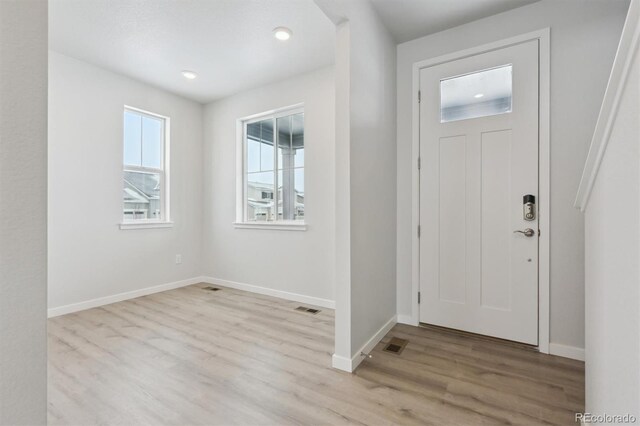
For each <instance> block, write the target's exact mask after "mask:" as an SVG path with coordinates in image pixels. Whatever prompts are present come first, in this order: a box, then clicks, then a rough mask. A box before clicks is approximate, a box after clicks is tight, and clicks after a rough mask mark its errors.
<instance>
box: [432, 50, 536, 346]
mask: <svg viewBox="0 0 640 426" xmlns="http://www.w3.org/2000/svg"><path fill="white" fill-rule="evenodd" d="M538 57H539V40H537V39H535V40H530V41H526V42H523V43H519V44H515V45H512V46H509V47H505V48H502V49H497V50H492V51H489V52H485V53H482V54H477V55H474V56H469V57H465V58H462V59H457V60H452V61H449V62H446V63H441V64H438V65H434V66H430V67H426V68H422V69H421V70H420V74H419V84H420V92H421V94H422V96H421V98H422V101H421V103H420V108H419V119H420V124H419V125H420V138H419V139H420V158H421V163H422V167H421V171H420V174H419V179H420V214H419V221H420V227H421V238H420V241H419V245H420V246H419V248H420V250H419V253H420V256H419V262H420V283H419V285H420V292H421V296H422V297H421V299H422V300H421V304H420V307H419V313H420V322H424V323H429V324H435V325H440V326H444V327H450V328H455V329H460V330H465V331H469V332H473V333H479V334H484V335H489V336H494V337H499V338H503V339H508V340H514V341H518V342H523V343H527V344H531V345H537V344H538V218H537V217H536V220H534V221H525V220H524V218H523V196H524V195H526V194H532V195H534V196H536V201H538V200H539V194H538V156H539V153H538V146H539V145H538V141H539V135H538V128H539V123H538V105H539V95H538V94H539V90H538V81H539V75H538V74H539V64H538ZM507 65H510V66H511V67H512V72H513V79H512V87H513V96H512V108H511V112H509V113H503V114H498V115H492V116H486V117H481V118H472V119H464V120H458V121H450V122H445V123H441V120H440V119H441V114H440V83H441V81H442V80H446V79H449V78H452V77H456V76H463V75H467V74H471V73H476V72H479V71H483V70H489V69H494V68H497V67H503V66H507ZM470 95H473V93H472V94H470ZM536 210H537V209H536ZM525 228H532V229H533V230H534V231H535V235H534V236H532V237H526V236H524V235H522V234H519V233H514V231H516V230H524V229H525Z"/></svg>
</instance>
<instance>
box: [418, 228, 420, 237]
mask: <svg viewBox="0 0 640 426" xmlns="http://www.w3.org/2000/svg"><path fill="white" fill-rule="evenodd" d="M418 238H420V225H418Z"/></svg>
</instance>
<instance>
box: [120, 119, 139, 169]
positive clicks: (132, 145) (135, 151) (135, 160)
mask: <svg viewBox="0 0 640 426" xmlns="http://www.w3.org/2000/svg"><path fill="white" fill-rule="evenodd" d="M141 141H142V117H141V116H140V115H138V114H134V113H132V112H130V111H125V112H124V164H129V165H132V166H139V165H141V164H142V147H141Z"/></svg>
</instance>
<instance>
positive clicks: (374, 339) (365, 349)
mask: <svg viewBox="0 0 640 426" xmlns="http://www.w3.org/2000/svg"><path fill="white" fill-rule="evenodd" d="M397 322H398V321H397V317H396V315H394V316H393V317H391V319H389V321H387V322H386V323H385V324H384V325H383V326H382V327H381V328H380V330H378V331H377V332H376V333H375V334H374V335H373V336H371V338H370V339H369V340H368V341H367V343H365V344H364V345H363V346H362V347H361V348H360V349H359V350H358V351H356V353H355V355H353V356H352V357H351V359H349V358H346V357H342V356H339V355H336V354H333V356H332V357H331V365H332V366H333V368H337V369H338V370H343V371H346V372H348V373H352V372H354V371H355V369H356V368H358V366H359V365H360V363H361V362H362V361H364V359H365V357H364V356H363V355H361V354H363V353H365V354H368V353H369V352H371V351H372V350H373V348H374V347H375V346H376V345H377V344H378V343H379V342H380V340H382V338H383V337H384V336H385V335H386V334H387V333H388V332H389V330H391V329H392V328H393V326H394V325H396V323H397Z"/></svg>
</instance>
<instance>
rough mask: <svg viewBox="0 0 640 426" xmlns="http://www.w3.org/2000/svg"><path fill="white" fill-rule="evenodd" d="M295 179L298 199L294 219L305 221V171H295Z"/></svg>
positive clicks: (296, 199)
mask: <svg viewBox="0 0 640 426" xmlns="http://www.w3.org/2000/svg"><path fill="white" fill-rule="evenodd" d="M293 177H294V184H293V187H294V188H295V197H296V198H295V212H294V219H295V220H302V219H304V169H302V168H300V169H295V172H294V176H293Z"/></svg>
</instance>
